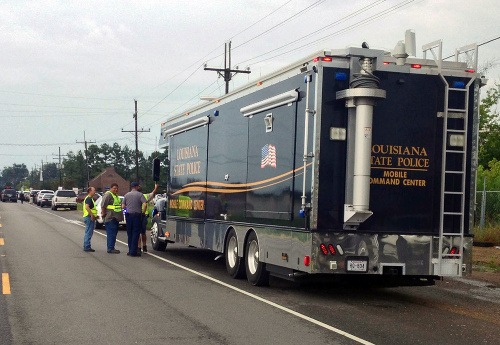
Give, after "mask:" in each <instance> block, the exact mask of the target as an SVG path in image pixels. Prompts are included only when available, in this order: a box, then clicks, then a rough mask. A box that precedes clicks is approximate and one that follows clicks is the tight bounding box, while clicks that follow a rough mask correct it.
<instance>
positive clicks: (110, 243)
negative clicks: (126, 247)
mask: <svg viewBox="0 0 500 345" xmlns="http://www.w3.org/2000/svg"><path fill="white" fill-rule="evenodd" d="M101 215H102V218H103V219H104V226H105V227H106V237H107V247H108V253H109V254H120V251H119V250H118V249H116V248H115V244H116V235H117V234H118V225H119V224H120V222H121V221H122V220H123V212H122V204H121V201H120V197H119V196H118V184H116V183H112V184H111V188H110V189H109V191H107V192H106V193H104V196H103V197H102V203H101Z"/></svg>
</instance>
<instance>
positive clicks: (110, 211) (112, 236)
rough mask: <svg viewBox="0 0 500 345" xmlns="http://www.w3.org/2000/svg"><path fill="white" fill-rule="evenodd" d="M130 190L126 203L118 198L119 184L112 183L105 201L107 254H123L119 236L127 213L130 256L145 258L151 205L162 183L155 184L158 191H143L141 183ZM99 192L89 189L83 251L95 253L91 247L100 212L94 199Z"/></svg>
mask: <svg viewBox="0 0 500 345" xmlns="http://www.w3.org/2000/svg"><path fill="white" fill-rule="evenodd" d="M130 187H131V191H130V192H128V193H127V194H125V197H124V198H123V201H122V200H120V197H119V196H118V184H116V183H112V184H111V187H110V189H109V191H107V192H106V193H105V194H104V196H103V198H102V202H101V215H102V219H103V221H104V226H105V228H106V237H107V252H108V253H109V254H119V253H120V250H118V249H116V248H115V243H116V236H117V234H118V226H119V224H120V222H121V221H123V217H124V215H123V214H124V213H125V222H126V226H127V237H128V253H127V255H129V256H133V257H137V256H141V249H142V251H143V252H147V244H146V243H147V242H146V241H147V237H146V225H147V222H148V213H147V203H148V202H149V201H151V200H152V199H153V198H154V195H155V193H156V191H157V189H158V184H155V188H154V190H153V191H152V192H151V193H148V194H143V193H142V192H141V186H140V184H139V183H138V182H132V183H131V184H130ZM95 192H96V190H95V188H94V187H89V188H88V190H87V196H86V197H85V199H84V201H83V220H84V223H85V235H84V238H83V250H84V251H86V252H95V250H94V249H93V248H92V247H91V244H90V242H91V239H92V235H93V233H94V228H95V222H96V217H97V210H96V207H95V201H94V199H93V196H94V194H95ZM123 210H125V212H123ZM141 241H142V248H141Z"/></svg>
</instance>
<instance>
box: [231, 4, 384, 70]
mask: <svg viewBox="0 0 500 345" xmlns="http://www.w3.org/2000/svg"><path fill="white" fill-rule="evenodd" d="M385 1H386V0H378V1H375V2H373V3H371V4H369V5H367V6H365V7H363V8H360V9H359V10H357V11H354V12H352V13H351V14H348V15H347V16H344V17H342V18H340V19H339V20H336V21H334V22H333V23H331V24H328V25H326V26H323V27H321V28H319V29H317V30H315V31H312V32H310V33H309V34H307V35H304V36H302V37H299V38H295V39H294V40H292V41H290V42H288V43H286V44H284V45H282V46H280V47H278V48H275V49H272V50H270V51H267V52H265V53H262V54H260V55H258V56H255V57H253V58H250V59H247V60H244V61H241V62H240V63H239V64H243V63H246V62H248V61H251V60H255V59H257V58H259V57H262V55H267V54H270V53H272V52H275V51H278V50H281V49H283V48H285V47H287V46H290V45H293V44H296V43H297V42H299V41H302V40H304V39H306V38H308V37H310V36H312V35H314V34H316V33H318V32H321V31H323V30H325V29H328V28H331V27H333V26H336V25H338V24H341V23H343V22H345V21H347V20H349V19H351V18H354V17H356V16H358V15H359V14H362V13H365V12H366V11H367V10H369V9H371V8H373V7H375V6H377V5H380V4H381V3H383V2H385Z"/></svg>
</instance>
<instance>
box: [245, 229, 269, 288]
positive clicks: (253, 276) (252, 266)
mask: <svg viewBox="0 0 500 345" xmlns="http://www.w3.org/2000/svg"><path fill="white" fill-rule="evenodd" d="M259 258H260V249H259V240H258V239H257V235H256V234H255V232H253V231H252V232H251V233H250V235H249V236H248V240H247V243H246V246H245V268H246V272H247V279H248V281H249V282H250V283H251V284H252V285H255V286H267V285H269V271H267V270H266V264H265V263H264V262H261V261H260V259H259Z"/></svg>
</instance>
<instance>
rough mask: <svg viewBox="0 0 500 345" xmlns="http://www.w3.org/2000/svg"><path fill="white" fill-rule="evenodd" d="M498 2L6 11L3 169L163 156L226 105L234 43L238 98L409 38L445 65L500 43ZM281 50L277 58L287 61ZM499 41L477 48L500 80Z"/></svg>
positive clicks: (169, 3)
mask: <svg viewBox="0 0 500 345" xmlns="http://www.w3.org/2000/svg"><path fill="white" fill-rule="evenodd" d="M498 5H499V2H498V0H413V1H412V0H386V1H382V0H379V1H376V0H350V1H345V0H322V1H317V0H291V1H290V0H272V1H269V0H207V1H188V0H186V1H178V0H177V1H174V0H156V1H155V0H122V1H118V0H117V1H111V0H98V1H93V0H83V1H82V0H80V1H71V0H60V1H57V0H35V1H22V0H2V1H0V46H1V47H2V48H1V51H2V53H1V54H0V70H1V77H0V118H1V122H2V126H1V128H2V131H1V134H0V169H2V168H3V167H5V166H12V164H14V163H17V164H20V163H25V164H26V165H27V167H28V169H31V168H34V167H35V165H36V166H37V167H39V166H40V164H41V161H42V160H43V161H44V162H45V161H47V162H52V163H54V162H56V159H55V158H57V157H56V156H55V155H56V154H57V153H58V149H59V147H60V148H61V153H62V154H66V153H67V152H69V151H73V152H77V151H78V150H83V148H84V145H83V144H81V143H80V144H77V143H76V142H77V141H79V142H82V141H83V139H84V131H85V137H86V140H88V141H96V142H97V143H98V144H102V143H108V144H110V145H112V144H113V143H114V142H117V143H119V144H120V145H121V146H124V145H128V146H129V147H131V148H134V145H135V144H134V138H133V134H132V133H126V132H122V129H123V130H133V128H134V127H133V119H132V114H133V112H134V99H137V101H138V113H139V128H144V129H150V132H147V133H142V134H140V139H139V149H140V150H142V151H144V152H145V153H146V154H147V155H149V154H150V153H151V152H152V151H154V150H155V148H156V142H157V140H158V138H159V134H160V123H161V122H162V121H164V120H165V118H166V117H167V116H169V115H173V114H177V113H180V112H182V111H183V110H184V109H186V108H188V107H190V106H193V105H195V104H197V103H198V102H200V100H199V97H200V95H211V96H217V95H221V94H223V93H224V83H223V80H222V79H218V78H217V75H216V73H215V72H209V71H204V70H203V65H204V63H205V62H206V63H207V64H208V66H209V67H223V63H224V61H223V55H222V54H223V52H224V43H225V42H227V41H228V40H231V41H232V47H233V50H232V65H233V67H234V66H236V65H238V66H239V67H240V69H242V68H246V67H250V69H251V71H252V73H251V74H249V75H247V74H239V75H237V76H235V77H234V79H233V81H232V82H231V86H230V87H231V89H234V88H236V87H239V86H241V85H243V84H246V83H248V82H249V81H252V80H253V79H255V78H258V77H259V76H261V75H264V74H267V73H269V72H272V71H273V70H275V69H277V68H279V67H281V66H283V65H285V64H287V63H291V62H293V61H295V60H299V59H301V58H302V57H305V56H307V55H310V54H312V53H313V52H315V51H318V50H321V49H339V48H345V47H347V46H358V47H359V46H360V45H361V43H362V42H363V41H367V42H368V43H369V44H370V47H371V48H377V49H384V50H388V51H390V50H392V49H393V48H394V46H395V44H396V43H397V41H398V40H403V39H404V32H405V30H406V29H413V30H414V31H415V32H416V38H417V51H418V54H417V56H419V57H421V56H422V53H421V47H422V45H423V44H425V43H429V42H432V41H435V40H438V39H442V40H443V56H445V57H446V56H449V55H452V54H453V53H454V49H455V48H458V47H462V46H465V45H467V44H470V43H478V44H481V43H484V42H487V41H489V40H492V39H495V38H497V37H499V36H500V25H499V17H500V11H499V6H498ZM278 48H279V49H278ZM499 48H500V40H496V41H493V42H491V43H488V44H484V45H482V46H480V47H479V65H480V66H484V65H485V64H486V63H494V64H495V66H494V67H493V68H490V69H489V71H488V73H487V76H488V77H489V78H490V84H489V85H492V84H493V82H494V81H495V80H497V81H498V80H499V79H500V68H499V62H500V49H499Z"/></svg>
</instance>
